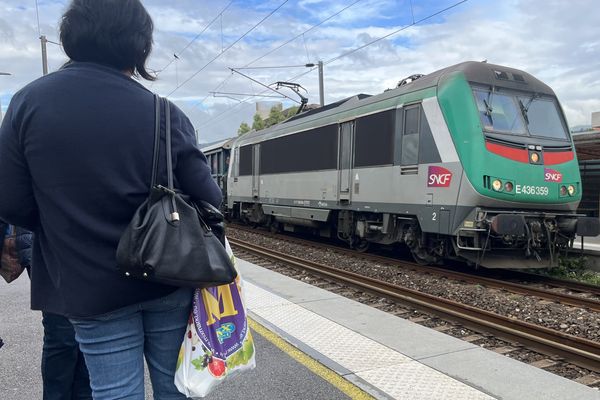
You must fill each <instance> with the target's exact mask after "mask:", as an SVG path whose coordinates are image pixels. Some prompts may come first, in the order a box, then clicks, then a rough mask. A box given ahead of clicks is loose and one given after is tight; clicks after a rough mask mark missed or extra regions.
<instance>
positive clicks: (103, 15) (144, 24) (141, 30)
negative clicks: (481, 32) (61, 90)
mask: <svg viewBox="0 0 600 400" xmlns="http://www.w3.org/2000/svg"><path fill="white" fill-rule="evenodd" d="M153 29H154V25H153V24H152V19H151V18H150V15H149V14H148V12H147V11H146V9H145V8H144V6H143V5H142V3H141V2H140V0H73V1H72V2H71V4H70V5H69V8H68V9H67V11H66V12H65V14H64V15H63V16H62V21H61V23H60V41H61V43H62V46H63V48H64V50H65V53H67V55H68V56H69V58H70V59H71V60H73V61H89V62H95V63H99V64H104V65H108V66H110V67H114V68H117V69H119V70H121V71H131V72H132V73H133V74H137V75H140V76H141V77H142V78H144V79H147V80H149V81H153V80H155V79H156V78H155V77H154V76H152V75H150V74H149V73H148V71H147V70H146V66H145V64H146V60H147V59H148V56H149V55H150V51H151V50H152V30H153Z"/></svg>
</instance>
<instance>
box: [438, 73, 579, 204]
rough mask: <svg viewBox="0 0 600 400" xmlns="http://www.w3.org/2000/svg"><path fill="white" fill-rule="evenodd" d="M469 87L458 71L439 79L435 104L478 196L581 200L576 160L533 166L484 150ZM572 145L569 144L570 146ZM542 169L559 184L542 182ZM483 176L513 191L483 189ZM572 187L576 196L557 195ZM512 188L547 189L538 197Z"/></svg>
mask: <svg viewBox="0 0 600 400" xmlns="http://www.w3.org/2000/svg"><path fill="white" fill-rule="evenodd" d="M472 90H473V89H472V87H471V86H470V85H469V83H468V82H467V80H466V78H465V76H464V74H463V73H462V72H454V73H450V74H447V75H445V76H444V77H442V78H441V79H440V82H439V85H438V101H439V103H440V107H441V109H442V112H443V114H444V116H445V118H446V122H447V124H448V129H449V131H450V133H451V135H452V138H453V140H454V143H455V146H456V150H457V153H458V155H459V157H460V160H461V162H462V165H463V168H464V170H465V173H466V174H467V177H468V178H469V181H470V182H471V184H472V185H473V187H474V188H475V190H476V191H477V192H478V193H480V194H481V195H484V196H487V197H491V198H496V199H502V200H505V201H512V202H520V203H541V204H565V203H577V202H579V201H580V200H581V192H582V191H581V183H580V182H581V178H580V175H579V166H578V163H577V157H576V156H574V158H573V160H571V161H567V162H565V163H562V164H555V165H551V166H544V165H533V164H529V163H524V162H519V161H514V160H511V159H508V158H505V157H502V156H500V155H497V154H494V153H492V152H490V151H488V150H487V149H486V144H485V137H484V134H483V129H482V124H481V120H480V118H479V113H478V109H477V105H476V103H475V99H474V96H473V91H472ZM571 144H572V143H571ZM544 167H546V168H552V169H556V170H559V171H560V173H561V174H562V182H561V183H557V182H546V181H545V180H544ZM484 175H487V176H490V177H491V179H494V178H498V179H500V180H502V182H506V181H512V182H513V183H514V185H515V190H513V191H512V193H507V192H505V191H495V190H493V189H492V188H491V187H489V188H488V187H485V186H484ZM569 184H573V185H575V187H576V193H575V194H574V195H573V196H569V195H566V196H564V195H563V196H561V194H560V186H562V185H569ZM516 185H521V187H523V186H528V187H534V188H535V187H538V188H544V187H547V188H548V194H547V195H546V194H545V191H542V192H541V193H539V192H538V194H535V193H534V194H526V193H522V192H521V193H516Z"/></svg>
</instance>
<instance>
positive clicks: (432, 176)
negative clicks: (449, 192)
mask: <svg viewBox="0 0 600 400" xmlns="http://www.w3.org/2000/svg"><path fill="white" fill-rule="evenodd" d="M450 181H452V172H450V171H448V170H447V169H446V168H443V167H437V166H432V167H429V170H428V171H427V186H428V187H448V186H450Z"/></svg>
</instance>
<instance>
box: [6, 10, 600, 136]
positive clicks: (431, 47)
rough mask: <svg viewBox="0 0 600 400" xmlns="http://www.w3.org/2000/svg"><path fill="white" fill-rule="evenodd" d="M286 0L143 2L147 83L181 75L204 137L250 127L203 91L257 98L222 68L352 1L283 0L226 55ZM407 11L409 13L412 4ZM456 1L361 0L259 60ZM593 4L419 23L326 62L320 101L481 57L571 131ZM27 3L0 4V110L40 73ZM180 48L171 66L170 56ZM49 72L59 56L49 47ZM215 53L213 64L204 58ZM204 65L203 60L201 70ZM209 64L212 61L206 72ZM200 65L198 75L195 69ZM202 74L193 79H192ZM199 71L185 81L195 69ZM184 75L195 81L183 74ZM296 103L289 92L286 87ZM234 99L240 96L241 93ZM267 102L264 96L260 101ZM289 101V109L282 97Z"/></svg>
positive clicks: (599, 36)
mask: <svg viewBox="0 0 600 400" xmlns="http://www.w3.org/2000/svg"><path fill="white" fill-rule="evenodd" d="M282 2H283V0H271V1H256V0H252V1H246V2H233V3H232V4H231V5H230V6H229V8H228V9H227V11H226V12H225V13H224V14H223V16H222V17H221V18H218V19H217V20H216V21H215V22H214V23H213V24H212V25H210V26H209V27H208V28H207V29H206V31H205V32H204V33H203V34H202V35H201V36H200V37H199V38H198V39H197V40H195V41H194V42H193V43H192V44H191V45H189V47H188V48H187V49H186V50H185V51H184V52H183V53H181V50H182V49H183V48H184V47H185V46H186V45H188V44H189V42H190V40H191V39H192V38H194V37H195V36H196V35H197V34H198V33H200V32H201V31H202V30H203V29H205V28H206V27H207V25H208V24H209V23H210V21H212V20H213V19H214V18H215V16H217V15H218V13H219V12H220V11H221V10H222V9H223V8H225V7H226V6H227V5H228V4H229V1H228V0H216V1H212V2H198V1H195V0H173V1H171V2H168V3H167V2H164V1H162V0H145V1H144V4H145V5H146V6H147V8H148V10H149V12H150V13H151V15H152V16H153V19H154V22H155V27H156V32H155V46H154V51H153V53H152V56H151V58H150V60H149V66H150V67H151V68H153V69H157V70H160V69H162V68H163V67H164V66H165V65H167V64H169V63H170V65H169V66H168V68H167V69H166V70H165V71H163V72H161V73H160V79H159V80H158V81H157V82H156V83H154V84H149V83H147V84H146V86H148V87H150V88H151V89H152V90H154V91H157V92H158V93H160V94H162V95H166V94H168V93H170V92H171V91H173V89H174V88H176V87H177V86H179V85H181V84H182V83H183V82H184V81H186V80H187V79H189V81H188V82H187V83H185V85H183V86H182V87H181V88H179V89H178V90H177V91H175V93H173V95H172V96H171V99H172V100H173V101H175V102H176V103H177V104H178V105H179V106H181V108H182V109H183V110H184V111H185V112H186V113H187V114H188V115H189V116H190V118H191V120H192V122H193V123H194V124H195V126H196V128H197V129H198V130H199V133H200V137H201V139H205V141H210V140H217V139H220V138H224V137H230V136H234V135H235V134H236V131H237V128H238V126H239V124H240V123H241V122H242V121H246V122H251V120H252V115H253V114H254V110H255V106H254V101H256V98H248V101H247V102H246V103H239V101H236V100H232V99H227V98H222V97H221V98H215V97H212V96H211V95H210V94H209V92H210V91H214V90H216V89H217V88H218V90H219V91H226V92H238V93H261V92H262V91H263V90H265V89H264V88H263V87H261V86H260V85H258V84H256V83H252V82H251V81H249V80H248V79H246V78H243V77H241V76H239V75H232V74H231V72H230V71H229V69H228V68H227V67H239V66H243V65H246V64H248V63H249V62H250V61H252V60H254V59H256V58H258V57H261V56H263V55H264V54H266V53H267V52H269V51H271V50H272V49H274V48H276V47H278V46H279V45H281V44H282V43H285V42H286V41H288V40H289V39H291V38H292V37H294V36H296V35H298V34H300V33H301V32H303V31H305V30H307V29H309V28H310V27H311V26H312V25H314V24H317V23H319V22H320V21H322V20H324V19H326V18H327V17H329V16H331V15H333V14H334V13H336V12H338V11H339V10H341V9H343V8H344V7H346V6H348V5H349V4H351V3H352V1H351V0H290V1H288V2H287V3H286V4H285V5H284V6H283V7H282V8H281V9H280V10H279V11H277V12H276V13H275V14H273V15H272V16H271V17H269V18H268V19H267V20H266V21H264V23H262V24H261V25H260V26H259V27H258V28H257V29H255V30H254V31H252V32H251V33H250V34H249V35H248V36H247V37H245V38H244V39H243V40H241V41H240V42H239V43H237V44H236V45H235V46H233V47H232V48H231V49H229V50H228V51H226V52H223V49H225V48H227V47H228V46H229V45H231V44H232V43H233V42H234V41H235V40H237V39H238V38H239V37H240V36H241V35H242V34H244V33H245V32H246V31H248V30H249V29H250V28H251V27H252V26H253V25H254V24H256V23H257V22H258V21H260V20H261V19H262V18H264V17H265V16H266V15H267V14H268V13H270V12H271V11H272V10H274V9H275V8H276V7H278V6H279V5H280V4H281V3H282ZM66 3H67V1H66V0H62V1H58V0H57V1H49V2H42V3H40V22H41V30H42V32H43V33H45V34H47V35H48V38H49V39H51V40H56V37H57V24H58V21H59V18H60V15H61V13H62V11H63V10H64V8H65V5H66ZM411 4H412V7H411ZM452 4H454V1H453V0H441V1H439V0H412V1H410V0H363V1H359V2H358V3H357V4H355V5H353V6H351V7H349V8H348V9H347V10H345V11H344V12H342V13H341V14H340V15H338V16H336V17H335V18H332V19H331V20H330V21H327V22H326V23H324V24H323V25H321V26H319V27H318V28H316V29H314V30H312V31H310V32H308V33H307V34H306V35H304V36H303V37H300V38H298V39H296V40H294V41H292V42H291V43H289V44H287V45H286V46H284V47H282V48H281V49H279V50H277V51H275V52H273V53H272V54H269V55H268V56H266V57H264V58H263V59H261V60H260V61H258V62H257V63H256V64H255V65H261V66H277V65H296V64H305V63H307V62H315V61H317V60H319V59H320V60H323V61H328V60H331V59H333V58H335V57H337V56H338V55H340V54H343V53H345V52H348V51H350V50H352V49H355V48H357V47H358V46H361V45H363V44H365V43H368V42H370V41H371V40H373V39H375V38H378V37H381V36H383V35H386V34H388V33H390V32H393V31H395V30H398V29H401V28H403V27H407V26H408V25H410V24H411V23H412V21H413V16H414V19H415V20H419V19H422V18H424V17H427V16H428V15H430V14H432V13H434V12H436V11H438V10H440V9H443V8H445V7H448V6H450V5H452ZM596 8H597V5H596V2H595V1H592V0H580V1H575V2H564V1H560V0H551V1H544V0H509V1H503V2H485V1H480V0H470V1H468V2H466V3H464V4H462V5H460V6H458V7H456V8H454V9H452V10H450V11H448V12H446V13H443V14H441V15H438V16H436V17H434V18H431V19H429V20H427V21H425V22H423V23H421V24H419V25H416V26H412V27H408V28H406V29H405V30H402V31H401V32H399V33H397V34H396V35H394V36H392V37H390V38H389V39H386V40H383V41H380V42H377V43H375V44H373V45H371V46H369V47H367V48H365V49H362V50H360V51H357V52H355V53H353V54H351V55H349V56H347V57H343V58H341V59H339V60H336V61H334V62H331V63H329V64H326V65H325V73H324V75H325V99H326V102H333V101H336V100H339V99H341V98H344V97H348V96H350V95H353V94H356V93H370V94H376V93H381V92H382V91H383V90H385V89H386V88H389V87H393V86H395V84H396V83H397V82H398V81H399V80H400V79H402V78H405V77H406V76H409V75H411V74H414V73H430V72H433V71H435V70H437V69H440V68H443V67H447V66H449V65H452V64H456V63H459V62H462V61H466V60H483V59H487V60H488V61H489V62H492V63H497V64H501V65H507V66H511V67H515V68H519V69H523V70H525V71H527V72H529V73H531V74H533V75H534V76H536V77H538V78H539V79H541V80H543V81H544V82H545V83H547V84H548V85H549V86H551V87H552V88H553V89H554V90H555V92H556V94H557V96H558V98H559V100H560V101H561V102H562V105H563V108H564V110H565V112H566V114H567V117H568V120H569V123H570V125H581V124H589V122H590V115H591V112H593V111H599V110H600V101H599V100H598V99H599V98H600V96H598V93H600V91H599V89H600V87H599V86H600V57H598V55H597V54H598V51H600V13H597V12H593V10H595V9H596ZM39 49H40V44H39V39H38V33H37V23H36V17H35V8H34V7H33V6H32V1H30V0H0V71H3V70H6V71H8V72H12V73H13V76H12V77H0V96H2V104H3V107H5V106H6V99H7V98H8V96H10V95H11V94H12V93H14V92H15V91H16V90H18V88H19V87H21V86H23V85H24V84H26V83H27V82H28V81H30V80H32V79H35V78H36V77H38V76H39V75H40V73H41V61H40V53H39V51H40V50H39ZM174 53H177V54H178V56H179V60H178V61H176V62H171V61H173V54H174ZM48 54H49V59H50V60H49V61H50V68H51V70H55V69H57V68H58V67H59V66H60V65H61V64H62V62H64V60H65V56H64V54H63V53H62V51H61V50H60V48H59V47H57V46H54V45H49V52H48ZM213 58H215V60H214V61H213V62H210V61H211V60H212V59H213ZM209 62H210V64H208V63H209ZM207 64H208V65H207ZM201 69H202V71H200V70H201ZM198 71H200V72H198ZM196 73H197V75H196V76H195V77H194V78H191V77H192V76H193V75H194V74H196ZM245 73H248V74H250V75H251V76H252V77H253V78H254V79H257V80H259V81H260V82H263V83H265V84H271V83H273V82H276V81H279V80H284V81H287V80H289V79H290V78H292V77H294V76H296V75H299V74H302V73H306V74H305V75H303V76H301V77H299V78H297V79H296V80H297V82H298V83H300V84H301V85H302V86H303V87H305V88H306V89H307V90H308V92H309V101H310V102H311V103H317V102H318V95H319V93H318V76H317V72H316V71H309V70H307V69H306V68H290V69H268V70H267V69H265V70H246V71H245ZM190 78H191V79H190ZM285 93H286V94H287V95H289V96H290V97H293V95H294V94H293V93H292V92H291V91H289V90H288V91H285ZM239 99H240V100H242V99H245V97H243V96H239ZM266 100H270V99H266ZM284 103H285V104H286V105H292V102H291V101H288V100H285V101H284Z"/></svg>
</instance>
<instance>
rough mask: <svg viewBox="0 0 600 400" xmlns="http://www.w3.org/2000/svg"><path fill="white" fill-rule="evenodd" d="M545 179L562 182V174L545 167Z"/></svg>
mask: <svg viewBox="0 0 600 400" xmlns="http://www.w3.org/2000/svg"><path fill="white" fill-rule="evenodd" d="M544 180H545V181H546V182H562V174H561V173H560V172H558V171H555V170H553V169H550V168H544Z"/></svg>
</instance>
